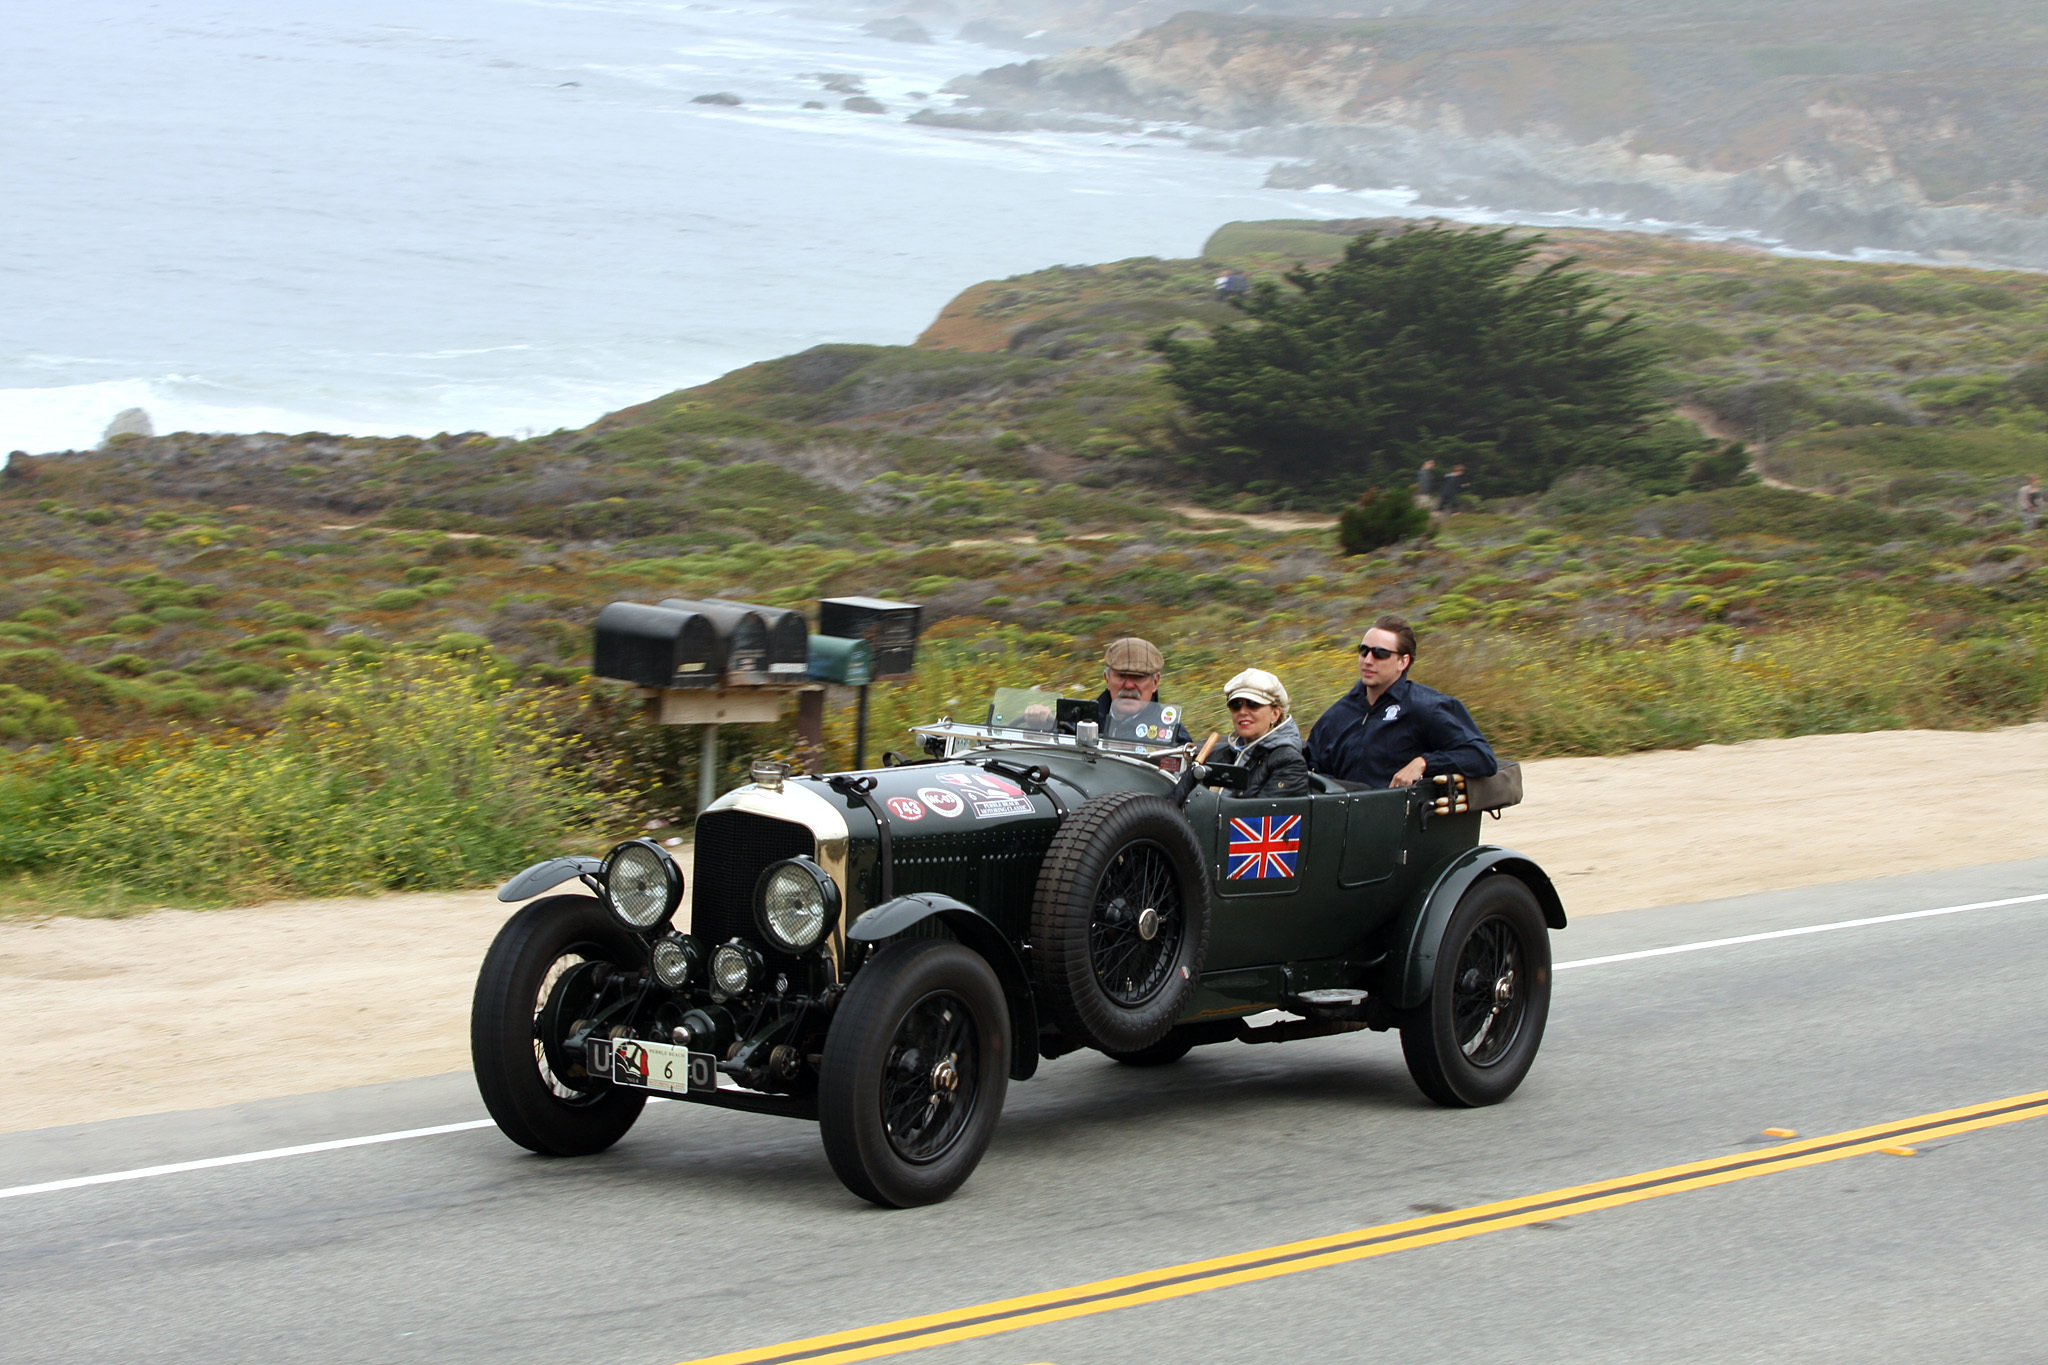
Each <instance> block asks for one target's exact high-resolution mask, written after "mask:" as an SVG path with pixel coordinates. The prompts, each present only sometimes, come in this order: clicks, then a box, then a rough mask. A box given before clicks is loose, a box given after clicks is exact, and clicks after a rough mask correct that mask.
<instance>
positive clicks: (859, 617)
mask: <svg viewBox="0 0 2048 1365" xmlns="http://www.w3.org/2000/svg"><path fill="white" fill-rule="evenodd" d="M923 610H924V608H922V607H920V606H918V605H917V604H916V603H914V602H885V601H883V600H882V599H881V598H879V597H828V598H826V599H824V600H823V601H822V602H820V603H818V633H819V634H820V635H836V636H841V637H843V638H845V639H849V640H866V641H867V642H868V648H869V649H871V650H873V651H874V656H875V676H876V677H877V678H907V677H909V676H910V673H911V670H912V668H914V667H915V666H916V663H917V631H918V617H919V615H920V614H921V613H922V612H923Z"/></svg>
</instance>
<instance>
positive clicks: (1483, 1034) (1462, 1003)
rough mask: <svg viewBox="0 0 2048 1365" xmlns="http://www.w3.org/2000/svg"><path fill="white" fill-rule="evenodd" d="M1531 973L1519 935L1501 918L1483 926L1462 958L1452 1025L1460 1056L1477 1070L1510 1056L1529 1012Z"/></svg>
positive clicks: (1453, 998) (1453, 997) (1469, 941)
mask: <svg viewBox="0 0 2048 1365" xmlns="http://www.w3.org/2000/svg"><path fill="white" fill-rule="evenodd" d="M1527 978H1528V973H1527V971H1526V970H1525V969H1524V967H1523V962H1522V950H1521V945H1520V943H1519V942H1518V941H1517V940H1516V937H1515V931H1514V929H1513V927H1512V926H1510V925H1509V924H1508V922H1507V921H1506V920H1504V919H1502V918H1500V917H1499V916H1498V915H1496V916H1493V917H1491V918H1489V919H1486V920H1483V921H1481V922H1480V923H1479V924H1478V925H1477V926H1476V927H1475V928H1474V929H1473V930H1472V935H1471V937H1469V938H1467V939H1466V940H1465V946H1464V949H1463V950H1462V951H1461V952H1460V953H1459V954H1458V969H1457V976H1456V978H1455V982H1456V984H1455V985H1454V987H1453V989H1452V995H1451V1019H1452V1023H1453V1027H1454V1029H1455V1032H1456V1036H1457V1039H1458V1050H1459V1051H1461V1052H1463V1053H1464V1054H1465V1058H1466V1060H1467V1061H1469V1062H1471V1063H1472V1065H1474V1066H1492V1065H1493V1064H1494V1063H1496V1062H1498V1061H1499V1060H1500V1059H1501V1058H1502V1057H1505V1056H1506V1055H1507V1054H1508V1051H1509V1049H1511V1048H1512V1047H1513V1046H1514V1043H1515V1039H1516V1038H1517V1037H1518V1036H1520V1034H1521V1031H1522V1016H1523V1015H1524V1014H1525V1013H1527V1011H1528V1004H1529V995H1528V987H1527V984H1526V983H1527Z"/></svg>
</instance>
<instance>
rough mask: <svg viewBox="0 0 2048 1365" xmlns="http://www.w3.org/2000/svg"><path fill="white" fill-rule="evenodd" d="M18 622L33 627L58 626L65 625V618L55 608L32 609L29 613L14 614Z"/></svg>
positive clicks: (19, 612)
mask: <svg viewBox="0 0 2048 1365" xmlns="http://www.w3.org/2000/svg"><path fill="white" fill-rule="evenodd" d="M14 619H15V620H17V621H26V622H28V623H29V624H30V625H32V626H56V625H62V624H63V623H64V617H63V615H62V614H61V613H59V612H58V611H57V610H56V608H54V607H30V608H29V609H28V610H27V611H18V612H16V613H15V614H14Z"/></svg>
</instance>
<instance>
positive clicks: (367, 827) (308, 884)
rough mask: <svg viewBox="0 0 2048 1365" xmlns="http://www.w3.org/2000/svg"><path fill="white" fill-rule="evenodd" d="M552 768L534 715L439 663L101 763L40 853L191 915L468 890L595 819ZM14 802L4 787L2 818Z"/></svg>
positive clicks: (360, 675)
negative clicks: (324, 899)
mask: <svg viewBox="0 0 2048 1365" xmlns="http://www.w3.org/2000/svg"><path fill="white" fill-rule="evenodd" d="M559 753H560V748H559V744H558V743H557V742H556V741H555V740H554V739H553V737H552V736H550V735H549V734H548V733H547V732H546V731H545V730H544V729H543V727H542V725H541V722H540V719H539V717H538V716H537V715H536V714H535V713H534V712H533V711H532V710H531V708H530V707H528V706H525V705H522V704H521V702H520V701H519V700H518V699H517V698H516V697H514V696H512V695H510V694H508V693H507V692H506V691H505V690H504V688H503V687H502V686H499V685H492V684H488V683H485V682H482V681H480V680H479V679H478V678H477V677H476V676H475V675H473V674H472V673H471V672H470V671H469V670H468V669H465V668H462V667H461V666H459V665H457V664H454V663H452V662H449V661H444V660H438V659H424V658H415V659H410V660H404V661H398V662H393V663H390V664H386V665H385V666H383V667H381V668H378V669H374V670H365V669H360V668H341V669H338V670H337V671H336V672H334V673H333V674H332V675H330V676H329V677H327V678H326V679H324V680H323V681H322V682H321V684H320V685H319V687H318V688H316V689H314V690H312V691H310V692H308V693H306V694H304V695H302V696H301V697H299V698H297V699H295V704H294V705H293V707H292V708H291V709H290V714H289V716H288V718H287V719H286V721H285V722H284V723H283V724H281V725H279V726H278V727H277V728H276V729H274V730H272V731H271V732H270V733H268V734H266V735H263V736H261V737H256V738H251V737H246V736H245V737H238V738H230V739H224V740H208V741H199V742H194V743H191V744H189V745H183V746H179V745H163V744H160V745H155V746H152V747H149V748H146V749H144V750H143V751H142V752H141V753H139V754H135V755H132V756H129V757H128V758H127V760H126V761H125V762H123V763H120V764H118V765H117V764H114V763H112V762H107V761H103V762H102V764H101V765H100V766H97V767H95V768H93V770H92V771H91V772H90V773H89V774H88V776H87V779H86V780H85V781H84V782H83V783H81V784H78V785H77V786H76V787H75V789H74V790H72V791H71V792H70V793H69V798H68V800H66V801H65V802H64V803H63V811H62V814H63V815H64V816H65V817H66V818H64V819H63V821H62V827H61V829H60V830H59V831H57V832H56V833H55V834H54V835H53V834H51V833H49V832H48V831H47V830H45V831H44V832H43V834H42V837H41V845H40V848H41V852H42V853H43V855H44V858H45V859H46V860H47V861H48V862H50V863H52V864H54V865H55V870H58V871H60V872H66V873H69V874H70V875H73V876H77V877H82V878H90V879H91V880H94V881H99V882H120V883H123V884H125V885H127V886H129V887H132V888H134V889H137V890H142V891H147V892H149V893H151V894H156V895H164V896H178V897H187V898H197V899H202V900H219V901H226V900H240V899H248V898H251V897H260V896H267V895H280V894H295V895H333V894H340V893H345V892H358V891H365V890H374V889H383V888H394V889H395V888H403V887H434V886H463V885H474V884H477V883H479V882H483V881H488V880H490V879H493V878H496V877H499V876H502V875H504V873H505V872H506V871H507V870H508V869H513V868H517V867H518V866H520V865H521V864H522V863H524V862H526V861H529V860H531V859H532V858H533V857H535V856H536V855H538V854H540V853H543V852H546V851H549V850H552V849H554V848H557V847H559V846H560V841H561V840H563V839H564V838H573V837H575V832H576V831H577V830H578V829H579V828H582V827H584V826H586V825H587V824H588V822H589V821H590V820H591V818H592V817H593V816H594V815H595V814H596V813H597V811H598V809H599V804H598V799H597V798H596V797H595V796H594V794H593V793H592V792H591V791H590V790H589V789H588V788H586V787H585V786H583V785H582V783H581V782H580V781H579V780H578V779H577V777H576V776H575V774H573V773H572V772H570V771H569V770H567V769H566V768H565V767H564V766H563V765H562V764H561V762H560V759H559ZM20 790H21V786H20V782H19V781H17V783H16V785H15V786H14V787H11V788H10V787H9V786H7V785H6V784H4V783H0V811H4V803H5V802H6V801H8V800H9V799H10V792H12V793H14V795H13V796H12V798H11V799H13V800H15V801H16V802H17V804H19V803H20V802H21V797H20V795H19V792H20ZM49 799H50V798H46V803H47V801H48V800H49ZM45 823H47V821H45ZM15 856H16V858H17V861H19V860H20V855H19V853H16V854H15Z"/></svg>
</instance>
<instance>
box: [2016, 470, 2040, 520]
mask: <svg viewBox="0 0 2048 1365" xmlns="http://www.w3.org/2000/svg"><path fill="white" fill-rule="evenodd" d="M2044 498H2048V494H2043V493H2042V492H2041V476H2040V475H2039V474H2035V475H2032V476H2031V477H2029V478H2028V480H2027V481H2026V482H2025V483H2023V484H2021V485H2020V491H2019V493H2018V494H2017V495H2015V497H2014V499H2013V502H2014V505H2015V506H2016V507H2017V508H2018V509H2019V514H2020V526H2021V528H2022V529H2024V530H2028V531H2037V530H2039V529H2040V528H2041V504H2042V502H2043V500H2044Z"/></svg>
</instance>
